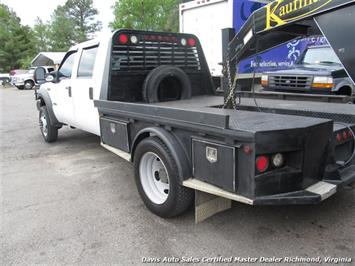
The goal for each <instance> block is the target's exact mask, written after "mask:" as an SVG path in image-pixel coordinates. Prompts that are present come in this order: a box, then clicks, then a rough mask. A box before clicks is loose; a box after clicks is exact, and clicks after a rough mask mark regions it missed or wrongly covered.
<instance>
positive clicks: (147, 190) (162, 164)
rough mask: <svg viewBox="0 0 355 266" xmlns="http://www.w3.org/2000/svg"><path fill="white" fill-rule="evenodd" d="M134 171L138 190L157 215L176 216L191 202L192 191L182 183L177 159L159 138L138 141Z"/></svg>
mask: <svg viewBox="0 0 355 266" xmlns="http://www.w3.org/2000/svg"><path fill="white" fill-rule="evenodd" d="M134 171H135V180H136V185H137V188H138V192H139V194H140V196H141V198H142V200H143V202H144V203H145V205H146V206H147V208H148V209H149V210H150V211H152V212H153V213H155V214H156V215H158V216H161V217H164V218H168V217H173V216H177V215H179V214H181V213H183V212H184V211H186V210H187V209H188V208H189V206H190V205H191V203H192V200H193V191H192V190H191V189H188V188H186V187H183V186H182V184H181V182H180V179H179V174H178V168H177V164H176V161H175V159H174V158H173V156H172V154H171V152H170V150H169V149H168V147H167V146H166V145H165V144H164V143H163V142H162V141H161V140H160V139H159V138H157V137H149V138H146V139H144V140H143V141H141V142H140V143H139V144H138V146H137V149H136V152H135V155H134Z"/></svg>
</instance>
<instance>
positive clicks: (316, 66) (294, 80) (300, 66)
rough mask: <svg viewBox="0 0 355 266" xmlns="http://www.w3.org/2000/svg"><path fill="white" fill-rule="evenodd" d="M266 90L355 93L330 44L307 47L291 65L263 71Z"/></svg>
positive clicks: (338, 93) (354, 88)
mask: <svg viewBox="0 0 355 266" xmlns="http://www.w3.org/2000/svg"><path fill="white" fill-rule="evenodd" d="M261 85H262V86H263V89H264V90H265V91H282V92H300V93H314V94H336V95H347V96H353V95H354V94H355V86H354V83H353V82H352V81H351V79H350V78H349V76H348V75H347V73H346V72H345V69H344V68H343V66H342V64H341V62H340V60H339V59H338V57H337V55H336V54H335V53H334V51H333V49H332V48H331V47H330V46H324V45H323V46H313V47H309V48H307V49H306V50H305V52H304V53H303V54H302V56H301V57H300V58H299V60H298V61H297V62H296V63H295V65H293V66H292V67H290V68H288V69H284V70H278V71H270V72H266V73H263V75H262V77H261Z"/></svg>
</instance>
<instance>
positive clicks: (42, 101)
mask: <svg viewBox="0 0 355 266" xmlns="http://www.w3.org/2000/svg"><path fill="white" fill-rule="evenodd" d="M43 105H45V106H46V107H47V111H48V115H49V118H50V122H51V125H52V126H54V127H61V126H62V123H60V122H59V121H58V119H57V118H56V117H55V114H54V112H53V104H52V100H51V97H50V96H49V93H48V91H47V90H46V89H44V88H40V89H39V90H38V91H37V109H38V111H39V109H40V108H41V106H43Z"/></svg>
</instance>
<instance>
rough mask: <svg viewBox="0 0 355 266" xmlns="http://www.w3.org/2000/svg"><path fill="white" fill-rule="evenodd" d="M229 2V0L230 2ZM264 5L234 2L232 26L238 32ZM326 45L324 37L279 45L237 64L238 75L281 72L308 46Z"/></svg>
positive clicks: (251, 0) (247, 0)
mask: <svg viewBox="0 0 355 266" xmlns="http://www.w3.org/2000/svg"><path fill="white" fill-rule="evenodd" d="M230 1H231V0H230ZM264 5H265V4H263V3H260V2H258V1H256V0H234V1H233V26H234V30H235V32H238V31H239V30H240V28H241V27H242V26H243V25H244V23H245V22H246V20H247V19H248V17H249V16H250V15H251V14H252V13H253V12H254V11H255V10H257V9H259V8H261V7H263V6H264ZM310 45H311V46H312V45H317V46H319V45H327V41H326V39H325V38H324V37H321V36H315V37H310V38H305V39H299V40H295V41H292V42H288V43H285V44H282V45H279V46H277V47H275V48H273V49H271V50H268V51H266V52H263V53H261V54H258V55H257V56H253V57H250V58H247V59H244V60H243V61H241V62H240V64H239V70H238V72H239V73H253V72H254V69H255V72H256V73H261V72H264V71H272V70H281V69H285V68H288V67H290V66H292V65H293V64H294V63H295V62H296V61H297V60H298V58H299V57H300V56H301V55H302V53H303V52H304V50H305V49H306V48H307V47H308V46H310Z"/></svg>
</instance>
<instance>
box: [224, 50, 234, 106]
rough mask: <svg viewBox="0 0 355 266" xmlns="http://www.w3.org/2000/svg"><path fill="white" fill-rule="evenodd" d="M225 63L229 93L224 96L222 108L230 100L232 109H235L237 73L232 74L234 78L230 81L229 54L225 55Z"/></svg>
mask: <svg viewBox="0 0 355 266" xmlns="http://www.w3.org/2000/svg"><path fill="white" fill-rule="evenodd" d="M226 64H227V66H226V67H227V78H228V87H229V94H228V97H227V98H226V100H225V102H224V105H223V108H226V107H227V104H228V102H229V101H232V105H233V108H234V109H237V103H236V101H235V97H234V96H235V89H236V87H237V86H236V85H237V75H235V76H234V80H233V83H232V75H231V69H230V61H229V56H227V57H226Z"/></svg>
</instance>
